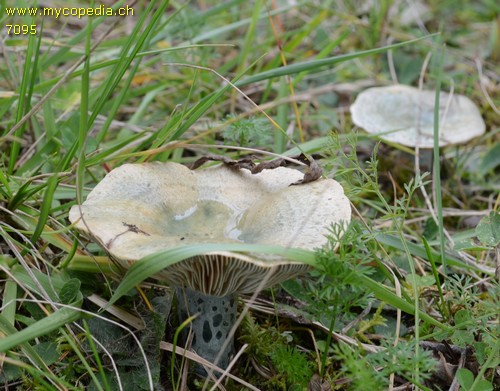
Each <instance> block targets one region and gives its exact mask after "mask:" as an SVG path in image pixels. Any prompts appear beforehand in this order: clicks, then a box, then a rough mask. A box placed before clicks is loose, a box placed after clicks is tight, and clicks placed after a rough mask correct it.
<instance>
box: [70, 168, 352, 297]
mask: <svg viewBox="0 0 500 391" xmlns="http://www.w3.org/2000/svg"><path fill="white" fill-rule="evenodd" d="M302 176H303V174H302V173H301V172H300V171H298V170H294V169H290V168H285V167H280V168H277V169H274V170H264V171H262V172H261V173H259V174H256V175H252V174H251V173H250V172H248V171H246V170H234V169H231V168H228V167H227V166H223V165H222V166H217V167H212V168H208V169H203V170H198V171H191V170H190V169H188V168H187V167H185V166H183V165H180V164H177V163H146V164H125V165H123V166H121V167H119V168H116V169H115V170H113V171H111V172H110V173H109V174H108V175H107V176H106V177H105V178H104V179H103V180H102V181H101V182H100V183H99V184H98V185H97V186H96V187H95V188H94V189H93V190H92V192H91V193H90V194H89V195H88V197H87V200H86V201H85V202H84V203H83V204H82V205H81V206H78V205H76V206H73V207H72V208H71V210H70V213H69V219H70V221H71V222H72V223H75V224H76V227H77V228H78V229H79V230H81V231H83V232H86V233H90V234H91V235H92V236H94V237H95V238H97V240H98V241H99V242H100V243H101V244H102V245H103V246H104V247H105V248H106V250H107V251H108V252H109V254H110V255H111V256H112V257H113V258H114V259H115V260H117V261H118V262H119V263H120V264H121V265H123V266H124V267H126V268H128V267H129V266H130V265H132V264H133V263H134V262H136V261H137V260H139V259H141V258H143V257H145V256H147V255H151V254H154V253H156V252H159V251H161V250H167V249H169V248H173V247H177V246H182V245H188V244H200V243H252V244H267V245H277V246H281V247H294V248H303V249H314V248H317V247H321V246H323V245H324V244H325V243H326V242H327V238H326V237H325V235H327V234H328V232H329V228H330V227H331V226H332V224H337V223H339V224H344V223H347V222H349V221H350V217H351V210H350V205H349V201H348V199H347V198H346V197H345V195H344V192H343V189H342V187H341V186H340V185H339V184H338V183H337V182H336V181H334V180H332V179H321V180H318V181H315V182H311V183H308V184H305V185H301V186H290V184H292V183H294V182H296V181H298V180H299V179H301V178H302ZM273 267H274V270H273V273H272V275H271V277H270V278H269V280H268V283H267V286H270V285H272V284H274V283H277V282H279V281H282V280H285V279H287V278H290V277H292V276H294V275H297V274H298V273H300V272H303V271H305V270H307V268H308V266H307V265H304V264H301V263H298V262H291V261H288V260H287V259H284V258H283V257H278V256H265V255H259V254H254V253H248V254H240V253H232V252H211V253H208V254H206V255H204V256H200V257H194V258H190V259H186V260H184V261H182V262H179V263H177V264H174V265H172V266H170V267H168V268H166V269H164V270H163V271H161V272H160V273H158V274H157V275H155V277H156V278H158V279H161V280H166V281H168V282H170V283H172V284H175V285H181V286H188V287H190V288H192V289H194V290H197V291H201V292H202V293H204V294H207V295H212V296H225V295H227V294H231V293H235V292H252V291H254V290H255V289H256V288H257V287H258V286H259V284H260V283H261V282H262V280H263V279H264V277H265V275H266V274H267V273H268V272H269V270H270V269H271V268H273Z"/></svg>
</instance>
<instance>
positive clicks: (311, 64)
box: [235, 34, 437, 87]
mask: <svg viewBox="0 0 500 391" xmlns="http://www.w3.org/2000/svg"><path fill="white" fill-rule="evenodd" d="M436 35H437V34H430V35H426V36H424V37H420V38H415V39H412V40H409V41H405V42H400V43H395V44H393V45H387V46H383V47H381V48H376V49H369V50H364V51H359V52H355V53H349V54H342V55H340V56H334V57H328V58H324V59H321V60H313V61H304V62H299V63H296V64H291V65H287V66H283V67H280V68H276V69H271V70H268V71H264V72H261V73H258V74H256V75H253V76H249V77H247V78H245V79H243V80H241V81H239V82H235V85H236V87H242V86H245V85H247V84H251V83H256V82H258V81H262V80H268V79H272V78H275V77H279V76H286V75H293V74H295V73H300V72H305V71H313V70H319V69H320V68H323V67H326V66H331V65H334V64H337V63H339V62H344V61H348V60H352V59H355V58H359V57H364V56H369V55H372V54H379V53H383V52H386V51H387V50H392V49H397V48H399V47H402V46H405V45H409V44H412V43H415V42H419V41H422V40H425V39H428V38H432V37H434V36H436Z"/></svg>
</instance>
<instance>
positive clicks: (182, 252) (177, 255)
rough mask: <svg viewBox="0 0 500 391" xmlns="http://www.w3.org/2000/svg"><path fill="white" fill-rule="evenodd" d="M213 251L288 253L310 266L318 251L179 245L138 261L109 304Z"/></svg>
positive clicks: (285, 255)
mask: <svg viewBox="0 0 500 391" xmlns="http://www.w3.org/2000/svg"><path fill="white" fill-rule="evenodd" d="M213 251H233V252H243V253H245V252H255V253H263V254H275V255H281V256H284V257H286V258H288V259H290V260H295V261H297V262H301V263H305V264H308V265H310V266H315V264H316V261H315V254H314V252H312V251H307V250H302V249H296V248H288V249H287V248H283V247H279V246H268V245H256V244H239V243H234V244H233V243H231V244H227V243H221V244H218V243H205V244H194V245H190V246H179V247H175V248H172V249H170V250H166V251H160V252H158V253H155V254H152V255H148V256H146V257H144V258H142V259H141V260H139V261H138V262H135V263H134V264H133V265H132V266H131V267H130V269H129V270H128V271H127V274H126V275H125V277H124V278H123V280H122V282H121V284H120V285H119V286H118V288H117V289H116V291H115V293H114V294H113V296H112V297H111V299H110V301H109V303H108V305H111V304H114V303H115V302H116V301H117V300H118V299H119V298H120V297H121V296H123V295H124V294H126V293H127V292H128V291H130V290H131V289H132V288H134V287H135V286H136V285H137V284H139V283H141V282H142V281H144V280H145V279H146V278H149V277H151V276H152V275H154V274H155V273H157V272H159V271H161V270H163V269H165V268H166V267H168V266H170V265H173V264H175V263H178V262H180V261H182V260H184V259H188V258H191V257H195V256H197V255H203V254H206V253H209V252H213Z"/></svg>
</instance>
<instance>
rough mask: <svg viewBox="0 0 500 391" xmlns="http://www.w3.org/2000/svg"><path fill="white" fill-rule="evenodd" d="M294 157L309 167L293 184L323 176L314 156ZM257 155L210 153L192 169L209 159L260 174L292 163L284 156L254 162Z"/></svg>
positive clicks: (192, 167)
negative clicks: (238, 156) (237, 156)
mask: <svg viewBox="0 0 500 391" xmlns="http://www.w3.org/2000/svg"><path fill="white" fill-rule="evenodd" d="M293 158H294V159H296V160H298V161H299V162H301V163H305V164H306V165H307V166H308V168H307V169H306V171H305V173H304V178H303V179H301V180H299V181H297V182H294V183H292V184H291V185H302V184H306V183H309V182H314V181H315V180H317V179H319V178H320V177H321V174H322V173H323V170H322V169H321V167H320V166H319V165H318V163H316V161H315V160H314V159H313V158H312V157H307V156H306V155H304V154H300V155H298V156H294V157H293ZM254 159H255V157H254V156H252V155H250V156H245V157H244V158H242V159H239V160H233V159H230V158H228V157H226V156H222V155H214V154H209V155H206V156H203V157H201V158H199V159H198V160H196V161H195V162H194V163H193V164H192V165H191V167H190V168H191V170H195V169H197V168H198V167H200V166H202V165H203V164H205V163H206V162H208V161H215V162H222V163H224V164H225V165H227V166H229V167H231V168H235V169H242V168H245V169H247V170H249V171H250V172H251V173H252V174H258V173H260V172H262V171H263V170H266V169H267V170H272V169H275V168H278V167H287V166H289V165H290V164H291V163H290V162H289V161H288V160H286V159H284V158H278V159H274V160H271V161H268V162H261V163H255V162H254Z"/></svg>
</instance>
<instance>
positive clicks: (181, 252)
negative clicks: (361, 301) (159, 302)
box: [108, 243, 446, 328]
mask: <svg viewBox="0 0 500 391" xmlns="http://www.w3.org/2000/svg"><path fill="white" fill-rule="evenodd" d="M212 251H233V252H249V251H251V252H258V253H265V254H276V255H281V256H286V257H287V258H288V259H290V260H295V261H298V262H302V263H306V264H309V265H310V266H312V267H314V266H316V265H317V264H316V259H315V253H314V252H312V251H308V250H302V249H295V248H290V249H286V248H283V247H278V246H264V245H254V244H216V243H210V244H201V245H191V246H182V247H176V248H173V249H170V250H167V251H161V252H158V253H156V254H153V255H149V256H147V257H144V258H143V259H141V260H140V261H138V262H136V263H135V264H134V265H133V266H132V267H131V268H130V269H129V270H128V272H127V274H126V275H125V277H124V278H123V279H122V282H121V284H120V285H119V286H118V288H117V289H116V291H115V292H114V294H113V296H112V297H111V299H110V301H109V302H108V306H109V305H111V304H114V303H115V302H116V301H117V300H118V299H120V297H122V296H123V295H125V294H126V293H127V292H129V291H130V290H131V289H133V288H134V287H135V286H136V285H137V284H139V283H141V282H142V281H144V280H145V279H146V278H149V277H151V276H152V275H154V274H155V273H157V272H159V271H160V270H162V269H164V268H166V267H168V266H170V265H173V264H175V263H177V262H180V261H182V260H184V259H187V258H191V257H195V256H197V255H202V254H206V253H208V252H212ZM356 278H358V282H359V283H360V284H362V285H365V286H367V287H369V289H370V290H371V291H372V292H373V293H374V294H375V296H376V297H377V298H378V299H380V300H383V301H385V302H386V303H388V304H390V305H392V306H394V307H396V308H400V309H401V310H403V311H405V312H407V313H409V314H415V306H414V305H413V304H412V303H409V302H407V301H405V300H404V299H402V298H400V297H398V296H397V295H395V294H394V293H392V292H391V291H390V290H388V289H387V288H385V287H383V286H382V285H381V284H380V283H378V282H375V281H374V280H372V279H371V278H369V277H367V276H363V275H359V276H356ZM419 313H420V317H421V319H422V320H424V321H426V322H428V323H430V324H433V325H434V326H437V327H440V328H446V326H444V325H443V324H441V323H440V322H439V321H437V320H435V319H434V318H432V317H431V316H429V315H427V314H425V313H424V312H422V311H420V312H419Z"/></svg>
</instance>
